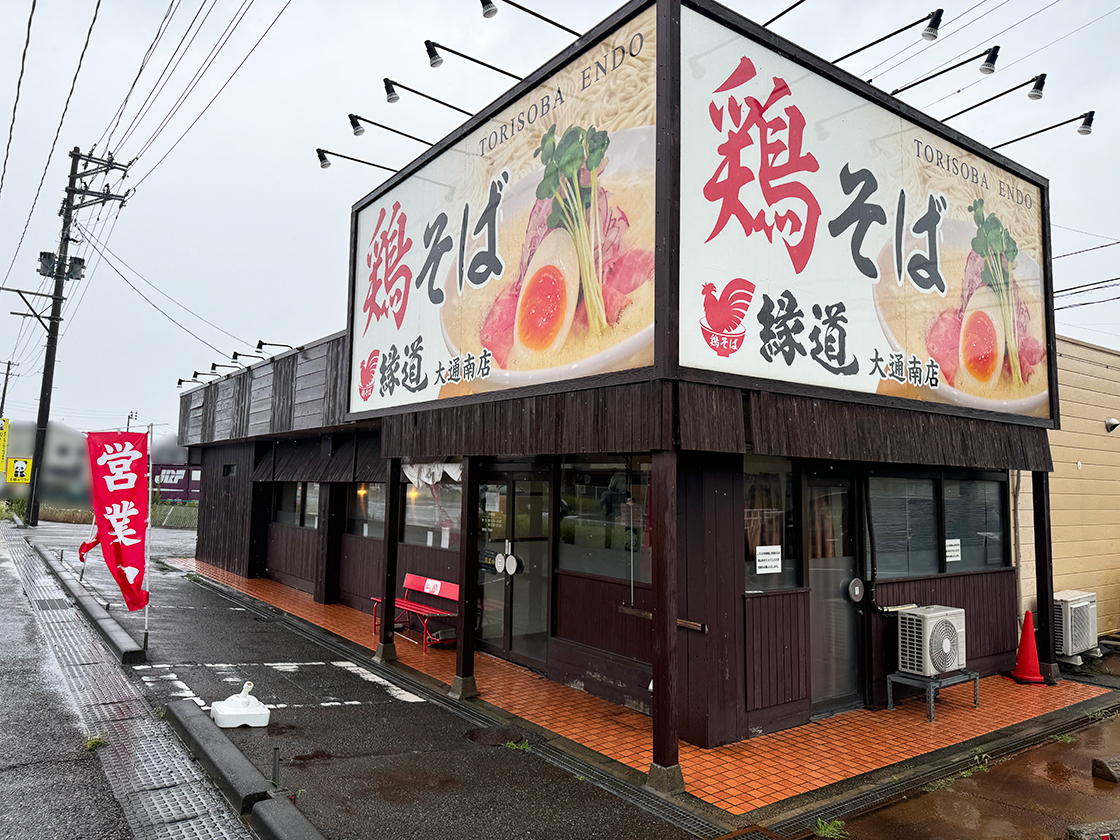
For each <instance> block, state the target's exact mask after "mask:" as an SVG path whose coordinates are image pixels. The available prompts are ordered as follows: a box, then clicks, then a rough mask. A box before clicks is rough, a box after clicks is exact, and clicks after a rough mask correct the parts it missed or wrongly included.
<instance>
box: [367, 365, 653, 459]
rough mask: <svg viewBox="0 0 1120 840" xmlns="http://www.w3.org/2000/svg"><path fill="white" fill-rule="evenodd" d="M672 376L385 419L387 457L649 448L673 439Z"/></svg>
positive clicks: (383, 420) (398, 415) (634, 450)
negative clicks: (631, 383) (664, 380)
mask: <svg viewBox="0 0 1120 840" xmlns="http://www.w3.org/2000/svg"><path fill="white" fill-rule="evenodd" d="M673 404H674V400H673V388H672V385H671V383H661V382H640V383H637V384H634V385H616V386H613V387H610V388H589V389H587V390H583V391H571V392H568V393H564V394H542V395H539V396H527V397H520V398H516V399H511V400H503V401H500V402H486V403H475V404H473V405H462V406H453V407H450V408H440V409H433V410H430V411H423V412H408V413H404V414H396V415H393V416H390V417H385V418H383V419H382V421H381V422H382V425H381V431H382V447H383V450H384V454H385V456H386V457H402V458H414V459H423V458H431V457H444V456H446V455H450V454H456V455H495V456H501V455H551V454H574V453H583V452H588V453H594V452H648V451H650V450H652V449H668V448H671V446H672V441H673V414H674V405H673Z"/></svg>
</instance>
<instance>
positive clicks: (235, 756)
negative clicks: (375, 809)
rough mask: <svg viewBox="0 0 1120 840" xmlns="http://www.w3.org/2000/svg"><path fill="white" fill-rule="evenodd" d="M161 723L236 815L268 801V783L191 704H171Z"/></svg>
mask: <svg viewBox="0 0 1120 840" xmlns="http://www.w3.org/2000/svg"><path fill="white" fill-rule="evenodd" d="M164 719H165V720H166V721H167V722H168V723H169V724H170V725H171V728H172V729H173V730H175V734H176V735H178V736H179V739H180V740H181V741H182V742H183V743H184V744H186V746H187V749H189V750H190V751H191V754H192V755H194V757H195V758H196V759H197V760H198V763H199V764H201V765H202V766H203V767H204V768H205V770H206V772H207V773H208V774H209V776H210V778H211V779H213V780H214V783H215V784H216V785H217V786H218V789H219V790H221V792H222V793H223V794H224V795H225V797H226V799H228V800H229V803H230V804H231V805H232V806H233V807H234V810H236V811H237V813H239V814H241V815H242V816H244V815H245V814H248V813H249V812H250V811H251V810H253V809H254V806H256V805H257V804H258V803H260V802H262V801H263V800H265V799H267V798H268V795H269V793H270V792H271V791H272V785H271V783H270V782H269V781H268V780H267V779H266V778H265V777H264V776H263V775H261V772H260V771H259V770H258V769H257V768H256V766H255V765H254V764H253V763H252V762H251V761H249V759H247V758H246V757H245V756H244V755H243V754H242V753H241V751H240V750H239V749H237V747H235V746H234V745H233V742H232V741H230V739H229V738H227V737H226V736H225V733H223V732H222V730H221V729H219V728H218V726H217V724H215V723H214V721H212V720H210V717H209V716H208V715H207V714H206V712H204V711H202V709H200V708H199V707H198V705H197V704H196V703H195V702H194V700H190V699H186V700H173V701H172V702H171V703H168V704H167V707H166V711H165V713H164ZM288 804H289V805H290V804H291V803H288ZM284 836H285V837H287V836H288V835H284ZM292 836H294V837H299V836H300V835H298V834H297V835H292Z"/></svg>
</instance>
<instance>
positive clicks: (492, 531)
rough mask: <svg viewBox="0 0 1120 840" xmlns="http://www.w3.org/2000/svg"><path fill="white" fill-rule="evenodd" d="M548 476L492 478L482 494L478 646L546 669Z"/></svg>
mask: <svg viewBox="0 0 1120 840" xmlns="http://www.w3.org/2000/svg"><path fill="white" fill-rule="evenodd" d="M549 491H550V480H549V477H548V476H547V474H540V473H531V472H522V471H516V472H514V471H511V472H504V473H498V472H494V473H490V474H488V475H487V476H485V477H484V478H483V482H482V484H481V485H480V487H479V494H478V507H479V512H478V517H479V519H478V521H479V529H478V543H479V564H478V584H479V587H478V588H479V597H480V598H481V608H480V611H479V617H480V620H479V625H478V626H479V629H478V643H479V647H480V648H481V649H483V650H487V651H489V652H491V653H495V654H498V655H500V656H504V657H507V658H509V659H512V660H514V661H517V662H520V663H522V664H525V665H529V666H531V667H538V668H543V667H544V664H545V657H546V653H547V650H548V604H549V581H550V579H551V578H550V574H551V561H550V551H549V548H550V545H551V535H552V524H551V506H550V492H549Z"/></svg>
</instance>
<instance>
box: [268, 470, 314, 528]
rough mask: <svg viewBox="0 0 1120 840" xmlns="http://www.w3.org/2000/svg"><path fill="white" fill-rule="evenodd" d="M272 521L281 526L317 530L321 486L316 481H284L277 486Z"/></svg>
mask: <svg viewBox="0 0 1120 840" xmlns="http://www.w3.org/2000/svg"><path fill="white" fill-rule="evenodd" d="M272 521H273V522H277V523H279V524H280V525H296V526H303V527H304V528H315V527H316V526H318V524H319V484H318V482H315V481H284V482H280V483H278V484H277V485H276V489H275V495H274V496H273V504H272Z"/></svg>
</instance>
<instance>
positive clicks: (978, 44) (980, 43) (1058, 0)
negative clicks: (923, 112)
mask: <svg viewBox="0 0 1120 840" xmlns="http://www.w3.org/2000/svg"><path fill="white" fill-rule="evenodd" d="M1005 2H1006V0H1005ZM1061 2H1062V0H1053V2H1051V3H1048V4H1047V5H1045V6H1043V7H1042V8H1041V9H1038V10H1036V11H1033V12H1031V13H1030V14H1029V15H1027V16H1026V17H1023V18H1020V19H1019V20H1017V21H1015V23H1013V24H1011V25H1010V26H1008V27H1005V28H1003V29H1001V30H1000V31H999V32H997V33H996V34H995V35H990V36H988V37H987V38H984V39H983V40H981V41H977V42H976V43H975V44H973V45H972V46H971V47H968V48H967V49H965V50H962V51H961V52H959V53H957V54H956V55H955V56H953V57H952V58H949V59H946V60H945V61H943V62H942V63H941V64H938V65H937V66H936V67H934V68H932V69H931V70H928V71H926V72H924V73H919V74H918V75H917V76H915V77H914V78H913V79H911V80H910V81H909V82H907V83H906V84H905V85H900V87H906V85H909V84H912V83H913V82H915V81H917V80H918V79H921V78H922V77H924V76H928V75H929V74H930V73H936V72H937V71H938V70H940V69H941V68H942V67H947V66H948V65H949V64H951V63H952V62H954V61H956V60H957V59H958V58H960V57H961V56H963V55H965V54H966V53H969V52H971V51H972V50H975V49H977V48H978V47H982V46H983V45H984V44H987V43H990V42H991V41H992V39H993V38H998V37H999V36H1000V35H1003V34H1004V33H1005V32H1010V31H1011V30H1012V29H1014V28H1015V27H1016V26H1019V25H1020V24H1023V23H1026V22H1027V21H1028V20H1030V19H1031V18H1033V17H1035V16H1036V15H1040V14H1042V13H1043V12H1045V11H1046V10H1047V9H1049V8H1051V7H1053V6H1056V5H1058V4H1059V3H1061ZM998 8H999V6H996V9H998ZM992 11H993V12H994V11H995V9H992ZM977 19H978V20H979V18H977ZM1007 66H1010V65H1007ZM1007 66H1005V68H1004V69H1006V67H1007ZM888 69H891V68H888ZM981 81H983V80H982V79H981ZM969 87H971V85H970V86H969ZM961 90H964V88H961ZM927 107H928V106H927Z"/></svg>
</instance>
